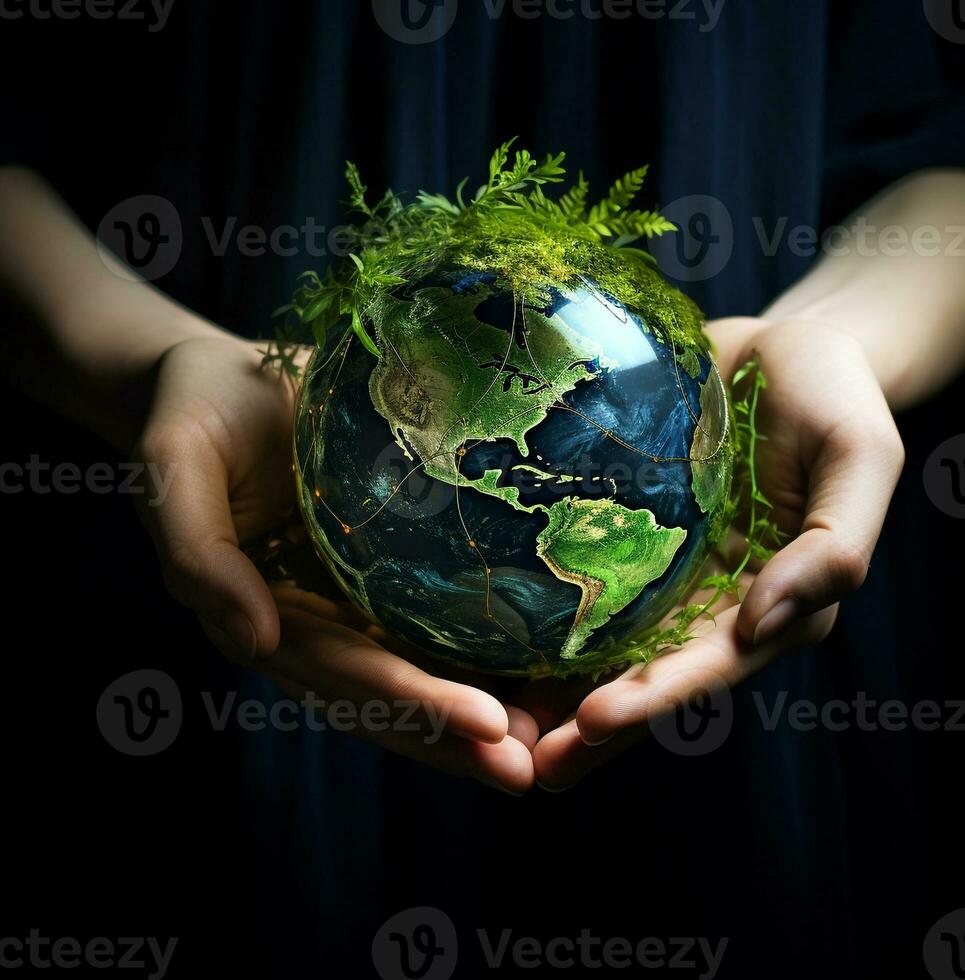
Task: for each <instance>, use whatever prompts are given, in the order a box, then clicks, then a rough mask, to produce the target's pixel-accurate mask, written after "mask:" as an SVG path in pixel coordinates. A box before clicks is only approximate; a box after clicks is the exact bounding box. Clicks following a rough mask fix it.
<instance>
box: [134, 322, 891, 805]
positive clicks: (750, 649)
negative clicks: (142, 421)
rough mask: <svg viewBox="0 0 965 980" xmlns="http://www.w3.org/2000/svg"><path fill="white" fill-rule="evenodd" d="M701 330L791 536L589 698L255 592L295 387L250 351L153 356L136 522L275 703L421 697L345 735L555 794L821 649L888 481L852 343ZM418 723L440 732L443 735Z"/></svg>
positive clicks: (177, 589)
mask: <svg viewBox="0 0 965 980" xmlns="http://www.w3.org/2000/svg"><path fill="white" fill-rule="evenodd" d="M709 332H710V333H711V335H712V336H713V337H714V340H715V342H716V345H717V350H718V363H719V366H720V369H721V372H722V374H723V375H724V377H729V376H730V375H731V374H732V372H733V371H734V370H735V369H736V368H737V367H738V366H739V365H740V364H742V363H743V362H744V361H745V360H747V359H749V358H750V357H751V356H752V353H756V355H757V356H758V358H759V360H760V363H761V366H762V369H763V371H764V373H765V375H766V377H767V379H768V385H769V387H768V391H767V395H766V398H765V399H764V401H763V404H762V406H761V413H760V415H759V419H758V422H759V425H758V428H759V430H760V431H761V432H762V434H763V435H764V436H765V437H766V441H765V442H763V443H762V447H761V452H760V455H759V470H760V473H761V481H762V483H761V485H762V489H763V491H764V493H765V494H766V495H767V496H768V497H769V499H770V500H771V501H772V502H773V503H774V506H775V510H774V515H775V517H776V519H777V521H778V523H779V524H780V526H781V527H782V529H783V530H785V531H786V532H788V533H789V534H790V535H798V536H797V537H796V538H795V539H794V540H793V541H792V542H791V544H790V545H788V546H787V547H786V548H784V549H782V551H781V552H779V553H778V554H777V555H776V556H775V557H774V558H773V559H771V561H769V562H768V563H767V565H766V566H765V567H764V568H763V569H761V570H759V572H758V574H756V575H755V574H754V572H752V571H748V572H747V574H746V575H745V576H744V580H743V582H742V585H743V588H742V592H741V595H742V598H743V601H742V602H741V603H740V604H739V605H738V604H735V605H731V606H730V607H729V608H726V609H723V611H720V612H718V613H717V616H716V621H715V622H711V621H710V620H707V621H706V622H703V623H702V624H701V626H700V627H699V633H700V635H699V636H698V637H697V638H695V639H694V640H692V641H691V642H689V643H688V644H687V645H686V646H685V647H684V648H682V649H680V650H677V651H674V652H672V653H668V654H666V655H664V656H662V657H660V658H659V659H658V660H656V661H655V662H653V663H652V664H650V665H647V666H646V667H641V666H637V667H633V668H631V669H629V670H628V671H626V672H624V673H622V674H620V675H618V676H616V677H615V678H614V679H612V680H609V681H607V682H604V683H601V684H597V685H594V684H592V683H590V682H588V681H568V682H561V681H556V680H537V681H532V682H529V683H525V684H519V683H518V682H517V683H514V682H506V681H503V680H499V679H493V678H486V677H483V676H481V675H468V674H465V673H462V672H458V671H453V670H450V669H449V668H447V667H445V666H444V665H442V664H440V663H438V662H436V661H432V660H430V659H429V658H426V657H425V656H424V655H422V654H420V653H419V652H418V651H414V650H412V649H411V648H409V647H406V646H403V645H401V644H399V643H398V642H397V641H394V640H393V639H392V638H391V637H388V636H386V635H385V634H384V633H382V632H381V631H380V630H379V629H378V628H376V627H371V626H368V625H367V624H365V623H364V622H361V621H360V619H359V617H358V615H357V613H355V612H354V611H353V610H351V609H350V608H349V607H348V606H347V605H346V604H345V603H343V602H340V601H337V600H334V599H332V598H331V597H326V596H319V595H315V594H312V593H309V592H307V591H305V590H302V589H298V588H295V587H293V586H292V585H291V584H290V583H288V584H279V585H276V586H275V587H274V588H273V589H272V590H269V587H268V586H267V585H266V583H265V581H264V579H263V578H262V577H261V575H260V574H259V573H258V571H257V570H256V569H255V567H254V565H253V564H252V562H251V561H250V560H249V558H248V557H247V556H246V555H244V554H243V553H242V551H241V550H240V549H239V545H244V544H245V543H247V542H248V541H250V540H251V539H253V538H255V537H257V536H258V535H260V534H263V533H264V532H266V531H268V530H270V529H271V528H273V527H276V526H277V525H278V524H279V523H281V522H283V521H284V520H286V518H288V517H289V516H290V514H291V511H292V508H293V504H294V499H293V498H294V494H293V491H292V479H291V425H292V413H293V392H292V389H291V386H290V385H289V384H288V383H287V380H286V379H281V378H279V377H278V376H277V374H274V373H273V372H266V371H264V370H262V369H261V368H260V364H261V355H260V354H259V353H258V352H257V350H256V349H255V348H254V347H253V346H252V345H248V344H245V343H242V342H240V341H236V340H234V339H231V338H229V337H227V336H226V337H225V338H224V339H223V340H222V339H219V338H215V339H204V340H198V341H187V342H185V343H183V344H179V345H177V346H176V347H174V348H172V350H171V351H170V352H169V353H168V354H167V355H166V357H165V358H164V360H163V362H162V363H161V365H160V368H159V377H158V384H157V396H156V401H155V406H154V409H153V412H152V414H151V419H150V421H149V423H148V426H147V428H146V429H145V433H144V437H143V438H142V440H141V444H140V451H141V454H142V456H143V457H144V458H145V459H148V460H152V461H155V462H156V463H159V464H161V465H176V466H177V467H178V469H177V472H176V475H175V479H174V481H173V483H172V486H171V491H170V494H169V498H168V500H167V501H165V503H164V505H163V506H161V507H159V508H158V509H157V513H155V514H151V515H149V519H148V524H149V527H151V529H152V533H153V534H154V537H155V541H156V542H157V544H158V550H159V553H160V555H161V559H162V564H163V565H164V567H165V571H166V579H167V581H168V584H169V587H170V588H171V591H172V592H173V593H174V594H175V595H176V596H177V597H178V598H180V599H182V601H184V602H186V604H188V605H189V606H191V607H192V608H193V609H195V610H196V611H197V612H198V614H199V615H200V616H201V618H202V620H203V621H204V622H205V623H206V624H207V629H208V632H209V635H211V636H212V637H213V638H214V639H215V640H216V642H217V643H218V645H219V647H220V648H221V649H222V650H223V651H224V652H226V653H228V655H229V656H233V657H237V656H238V653H239V651H240V650H243V651H244V652H246V653H248V654H249V655H252V654H254V653H256V652H257V653H261V654H263V655H270V654H272V653H274V656H271V657H270V658H269V659H266V660H260V661H257V665H258V667H259V669H261V670H262V671H263V672H264V673H266V674H268V676H270V677H272V678H273V679H274V680H275V681H276V682H278V684H279V685H280V686H281V687H282V688H283V689H285V690H287V691H288V692H289V693H292V694H296V695H298V696H302V695H304V693H305V692H306V691H311V692H312V693H313V694H314V695H315V696H316V697H319V698H320V699H322V700H331V699H335V698H338V699H348V700H350V701H352V702H354V703H356V704H360V703H364V702H373V701H375V702H380V703H388V704H391V703H393V702H396V701H399V700H400V699H404V700H408V701H416V702H419V704H420V706H421V708H420V712H419V714H418V717H419V719H420V726H419V728H418V730H415V731H405V732H403V731H399V730H394V729H393V728H391V727H390V729H389V730H388V731H379V732H375V731H370V730H361V729H360V730H359V732H358V733H359V734H361V735H363V736H365V737H368V738H371V739H373V740H374V741H376V742H379V743H380V744H382V745H384V746H385V747H387V748H389V749H391V750H393V751H396V752H400V753H402V754H404V755H407V756H409V757H411V758H415V759H418V760H420V761H423V762H426V763H429V764H432V765H435V766H437V767H440V768H442V769H445V770H446V771H449V772H454V773H460V774H469V775H473V776H475V777H477V778H479V779H481V780H483V781H484V782H487V783H489V784H491V785H495V786H498V787H500V788H503V789H506V790H508V791H510V792H522V791H524V790H526V789H527V788H529V786H530V785H531V784H532V782H533V781H534V780H538V781H540V782H541V783H542V784H544V785H545V786H547V787H549V788H557V789H558V788H563V787H565V786H568V785H570V784H572V783H573V782H576V781H578V780H579V779H580V778H581V777H582V776H583V775H585V774H586V773H587V772H588V771H590V770H591V769H593V768H596V767H597V766H599V765H601V764H603V763H604V762H605V761H607V759H609V758H611V757H612V756H613V755H615V754H617V753H618V752H621V751H623V750H625V749H626V748H627V747H629V746H630V745H632V744H634V743H635V742H636V741H638V740H639V739H640V738H642V737H644V736H645V735H646V732H647V730H648V727H647V723H648V721H649V720H650V719H651V718H653V717H655V716H657V715H660V714H663V713H666V712H667V711H668V710H671V709H672V707H673V706H674V704H677V703H681V702H683V701H686V700H687V698H688V697H689V696H690V694H691V693H692V692H693V691H695V690H696V689H700V688H714V687H718V686H721V685H732V684H734V683H737V682H738V681H740V680H741V679H742V678H743V677H746V676H747V675H748V674H749V673H750V672H752V671H753V670H756V669H758V668H759V667H761V666H763V665H764V664H765V663H766V662H767V661H769V660H770V659H772V658H773V657H774V656H777V655H778V654H779V653H781V652H783V651H784V650H786V649H788V648H790V647H793V646H796V645H800V644H803V643H807V642H811V641H813V640H816V639H818V638H820V637H821V636H823V635H824V634H825V633H826V632H827V631H828V629H830V626H831V624H832V622H833V619H834V603H835V602H836V600H837V599H838V598H840V597H841V596H842V595H843V594H845V593H846V592H848V591H850V590H851V589H852V588H855V587H857V585H859V584H860V580H861V578H863V575H864V571H865V568H866V567H867V561H868V558H869V557H870V553H871V549H872V547H873V545H874V541H875V539H876V538H877V534H878V532H879V530H880V525H881V520H882V519H883V515H884V511H885V509H886V507H887V502H888V499H889V498H890V495H891V491H892V489H893V487H894V482H895V480H896V478H897V474H898V471H899V469H900V464H901V448H900V442H899V441H898V439H897V435H896V433H895V430H894V424H893V422H892V420H891V417H890V414H889V413H888V410H887V406H886V405H885V404H884V399H883V397H882V395H881V392H880V390H879V388H878V386H877V384H876V383H875V381H874V378H873V376H872V375H871V372H870V369H869V368H868V365H867V362H866V361H865V359H864V356H863V354H862V353H861V351H860V349H859V348H858V347H857V345H856V344H854V343H853V342H852V341H850V340H848V339H847V338H844V337H842V336H841V335H840V334H837V333H834V332H832V331H828V330H826V329H825V328H823V327H821V326H820V325H816V324H810V323H808V324H803V323H790V324H779V325H766V326H765V325H764V324H762V322H761V321H754V320H734V321H718V322H717V323H715V324H711V326H710V328H709ZM279 641H280V642H279ZM755 641H756V642H755ZM249 662H250V661H249ZM433 718H435V719H440V718H444V719H445V722H444V726H443V729H441V730H440V731H441V734H440V732H439V731H437V726H435V725H433V724H432V719H433ZM427 731H431V733H432V739H431V740H430V739H429V738H428V737H427ZM437 736H438V737H437ZM604 741H605V742H606V744H605V745H604V744H602V743H603V742H604Z"/></svg>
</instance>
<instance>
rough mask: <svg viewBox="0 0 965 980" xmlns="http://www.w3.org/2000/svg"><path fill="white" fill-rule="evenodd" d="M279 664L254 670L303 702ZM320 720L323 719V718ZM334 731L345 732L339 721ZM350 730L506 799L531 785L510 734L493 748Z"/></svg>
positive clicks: (524, 754) (524, 750)
mask: <svg viewBox="0 0 965 980" xmlns="http://www.w3.org/2000/svg"><path fill="white" fill-rule="evenodd" d="M278 662H279V660H278V658H272V659H271V660H267V661H262V662H261V664H260V666H259V668H258V669H259V671H260V673H262V674H264V675H265V676H266V677H269V678H270V679H271V680H272V681H274V683H275V684H276V685H277V686H278V687H279V688H281V690H282V691H284V692H285V693H286V694H288V695H289V696H290V697H292V698H294V699H295V700H298V701H302V700H303V699H304V697H305V690H304V688H303V686H302V685H301V684H299V683H298V682H296V681H293V680H292V678H291V677H289V676H288V675H287V674H285V673H282V672H281V671H279V670H277V669H276V668H277V665H278ZM316 710H317V711H320V710H321V709H316ZM358 717H361V716H358ZM321 720H322V721H323V722H324V721H325V720H326V719H325V717H324V716H323V718H322V719H321ZM333 727H334V726H333ZM339 728H340V729H341V730H346V729H345V725H344V722H343V723H341V724H340V725H339ZM349 730H351V732H352V733H353V734H355V735H358V736H359V737H360V738H363V739H365V740H366V741H368V742H372V743H373V744H375V745H378V746H380V747H381V748H383V749H385V750H386V751H388V752H393V753H395V754H396V755H400V756H403V757H404V758H406V759H411V760H413V761H414V762H418V763H420V764H422V765H426V766H429V767H431V768H433V769H438V770H439V771H440V772H444V773H447V774H449V775H451V776H457V777H468V778H472V779H477V780H478V781H479V782H481V783H483V784H485V785H486V786H489V787H491V788H493V789H497V790H500V791H501V792H504V793H508V794H510V795H511V796H521V795H522V794H523V793H525V792H527V790H529V789H532V787H533V782H534V779H533V757H532V754H531V752H530V749H529V748H528V747H526V746H525V745H523V744H522V743H521V742H519V741H518V740H517V739H515V738H513V737H512V736H508V737H506V738H504V739H503V740H502V741H501V742H500V743H499V744H498V745H493V744H488V743H485V742H474V741H472V740H470V739H467V738H463V737H461V736H459V735H456V734H453V733H451V732H448V731H443V732H438V731H434V732H433V731H404V730H400V729H399V728H398V727H396V728H389V729H388V730H381V729H375V728H373V727H371V726H365V725H361V724H360V725H358V726H357V727H354V728H351V729H349Z"/></svg>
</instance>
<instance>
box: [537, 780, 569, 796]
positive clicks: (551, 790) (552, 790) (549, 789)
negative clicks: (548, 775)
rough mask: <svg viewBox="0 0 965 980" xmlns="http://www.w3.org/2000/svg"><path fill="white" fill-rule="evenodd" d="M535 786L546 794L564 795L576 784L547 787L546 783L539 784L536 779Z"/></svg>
mask: <svg viewBox="0 0 965 980" xmlns="http://www.w3.org/2000/svg"><path fill="white" fill-rule="evenodd" d="M536 785H537V786H538V787H539V788H540V789H542V790H545V791H546V792H547V793H565V792H566V791H567V790H570V789H572V788H573V787H574V786H575V785H576V783H569V784H567V785H566V786H547V785H546V783H541V782H540V781H539V780H538V779H537V780H536Z"/></svg>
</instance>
